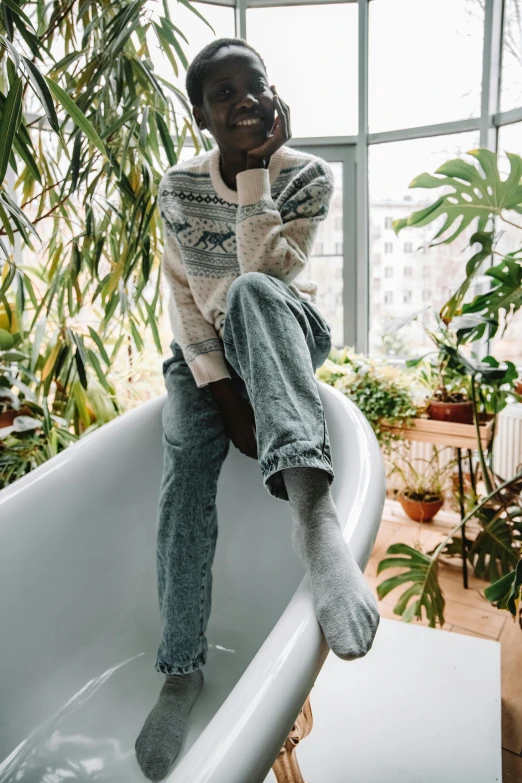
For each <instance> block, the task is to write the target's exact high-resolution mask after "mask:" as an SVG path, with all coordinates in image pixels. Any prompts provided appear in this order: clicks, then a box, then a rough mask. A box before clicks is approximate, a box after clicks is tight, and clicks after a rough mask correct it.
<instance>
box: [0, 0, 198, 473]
mask: <svg viewBox="0 0 522 783" xmlns="http://www.w3.org/2000/svg"><path fill="white" fill-rule="evenodd" d="M180 3H182V4H183V5H184V6H186V7H187V8H189V9H190V10H191V11H193V12H194V13H195V14H196V15H197V16H200V14H199V12H198V11H196V9H195V8H194V7H193V6H191V5H190V3H189V2H188V0H180ZM172 7H173V8H174V9H175V6H172ZM0 10H1V13H0V113H1V116H0V350H2V351H4V352H6V353H4V361H3V363H2V365H1V370H0V416H1V414H2V413H4V414H7V413H8V412H9V411H11V412H13V411H14V412H15V413H16V412H18V411H19V409H20V407H21V406H23V407H24V408H28V409H29V411H30V414H31V415H30V416H29V418H32V420H33V421H32V425H33V427H32V429H31V428H30V423H29V421H26V426H27V429H22V428H21V425H20V422H18V425H17V427H18V429H14V430H9V432H7V434H6V432H5V428H1V425H0V428H1V429H0V467H1V478H0V488H1V487H2V486H5V484H6V483H8V482H9V481H11V480H14V479H15V478H17V477H18V476H20V475H23V473H25V472H27V471H28V470H30V469H31V468H32V467H34V466H36V465H37V464H39V463H40V462H41V461H42V460H43V459H44V458H45V456H46V455H52V453H54V452H55V451H56V450H59V449H61V448H62V447H64V446H65V444H66V443H68V442H70V441H71V440H74V439H76V438H77V437H79V436H81V435H82V434H83V433H85V432H88V431H90V429H91V428H93V427H96V426H99V425H100V424H103V423H104V422H105V421H107V420H108V419H109V418H111V417H114V416H115V415H117V414H118V413H119V412H120V411H121V410H122V404H121V402H120V400H119V399H118V394H117V389H116V387H115V382H114V378H115V375H116V373H115V368H116V367H117V366H118V365H121V364H122V363H124V362H126V363H127V364H128V365H129V366H130V367H132V362H133V359H135V357H137V356H139V353H140V352H141V351H143V349H144V336H145V335H146V333H147V332H148V333H150V334H151V335H152V338H153V340H154V343H155V346H156V349H157V351H158V352H159V354H161V352H162V347H161V343H160V337H159V332H158V318H159V316H160V314H161V312H162V301H161V290H160V274H159V259H160V256H161V252H162V227H161V222H160V220H159V218H158V214H157V211H156V199H157V188H158V184H159V180H160V178H161V176H162V174H163V173H164V172H165V170H166V169H167V168H168V166H169V165H173V164H175V163H176V162H177V160H178V157H179V155H180V152H181V149H182V147H183V144H184V142H185V140H186V138H187V137H190V138H191V139H192V141H193V144H194V148H195V152H196V154H197V153H198V152H199V150H200V149H201V148H202V147H203V149H207V148H208V144H209V142H208V140H206V139H205V138H204V137H203V136H201V135H199V132H198V130H197V128H194V127H193V125H192V122H191V111H190V105H189V103H188V101H187V99H186V97H185V95H184V94H183V93H182V92H181V91H180V90H179V89H178V88H177V87H176V86H175V85H174V84H173V83H172V79H171V80H169V79H166V78H164V77H163V76H161V75H159V74H158V73H156V72H155V69H154V66H153V62H152V57H151V47H152V46H159V47H160V48H161V50H162V51H163V53H164V55H165V56H166V57H167V59H168V61H169V62H170V65H171V68H172V73H173V75H176V76H177V75H178V74H180V73H181V72H182V71H183V69H184V68H186V67H187V60H186V57H185V54H184V51H183V46H184V45H185V42H186V38H185V36H184V35H183V33H182V31H181V30H180V29H179V28H178V27H177V26H176V24H175V22H176V19H175V17H174V18H173V13H174V12H173V11H171V8H170V7H169V5H168V3H167V0H164V2H163V5H162V6H161V5H160V6H159V7H154V8H153V7H151V6H150V4H149V3H148V2H147V1H146V0H131V1H130V2H129V0H113V2H110V3H108V2H106V0H89V2H85V0H78V2H75V0H73V2H69V0H56V2H53V3H51V4H49V3H45V2H42V1H41V0H35V2H25V0H20V1H19V0H16V2H13V0H0ZM201 19H202V20H203V21H202V23H204V19H203V17H201ZM8 429H9V427H8ZM2 431H3V432H4V435H3V436H2V435H1V433H2ZM53 432H54V434H53ZM64 433H68V435H65V434H64Z"/></svg>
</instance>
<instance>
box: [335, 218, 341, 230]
mask: <svg viewBox="0 0 522 783" xmlns="http://www.w3.org/2000/svg"><path fill="white" fill-rule="evenodd" d="M334 226H335V230H336V231H342V230H343V219H342V217H336V218H335V221H334Z"/></svg>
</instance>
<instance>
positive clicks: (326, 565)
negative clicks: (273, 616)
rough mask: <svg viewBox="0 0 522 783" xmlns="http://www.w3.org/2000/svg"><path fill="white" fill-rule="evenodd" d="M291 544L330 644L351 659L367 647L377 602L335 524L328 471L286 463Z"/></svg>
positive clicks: (374, 624)
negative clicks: (289, 466) (305, 571)
mask: <svg viewBox="0 0 522 783" xmlns="http://www.w3.org/2000/svg"><path fill="white" fill-rule="evenodd" d="M283 477H284V481H285V485H286V489H287V492H288V497H289V500H290V506H291V508H292V517H293V521H294V525H293V536H292V540H293V545H294V548H295V551H296V552H297V554H298V555H299V557H300V558H301V560H302V561H303V563H304V565H305V566H306V567H307V569H308V571H309V573H310V579H311V583H312V593H313V598H314V606H315V612H316V616H317V620H318V621H319V624H320V626H321V628H322V629H323V633H324V635H325V638H326V641H327V643H328V646H329V647H330V649H331V650H332V652H334V653H335V654H336V655H337V656H339V658H343V659H344V660H347V661H351V660H353V659H354V658H362V657H363V656H364V655H366V653H367V652H368V651H369V650H370V648H371V646H372V643H373V640H374V637H375V634H376V632H377V627H378V625H379V621H380V614H379V608H378V606H377V601H376V599H375V596H374V595H373V593H372V591H371V589H370V587H369V585H368V584H367V582H366V580H365V578H364V575H363V573H362V571H361V569H360V568H359V565H358V563H357V561H356V560H355V558H354V556H353V555H352V553H351V551H350V549H349V547H348V545H347V543H346V541H345V540H344V536H343V533H342V530H341V526H340V524H339V520H338V518H337V512H336V509H335V505H334V502H333V499H332V495H331V492H330V482H329V479H328V475H327V473H326V471H324V470H320V469H319V468H309V467H306V466H303V467H298V468H287V469H285V470H283Z"/></svg>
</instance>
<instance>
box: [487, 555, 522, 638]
mask: <svg viewBox="0 0 522 783" xmlns="http://www.w3.org/2000/svg"><path fill="white" fill-rule="evenodd" d="M484 596H485V598H487V600H488V601H489V602H490V603H491V604H496V606H497V609H507V610H508V611H510V612H511V614H512V615H514V616H515V617H516V616H517V614H518V615H519V617H520V620H519V622H520V623H522V615H520V612H521V607H522V560H519V561H518V563H517V566H516V568H515V570H514V571H511V573H509V574H505V576H503V577H502V578H501V579H499V580H498V581H497V582H495V583H494V584H492V585H490V586H489V587H486V589H485V590H484ZM521 627H522V625H521Z"/></svg>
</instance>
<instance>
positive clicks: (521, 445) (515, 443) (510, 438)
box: [493, 403, 522, 479]
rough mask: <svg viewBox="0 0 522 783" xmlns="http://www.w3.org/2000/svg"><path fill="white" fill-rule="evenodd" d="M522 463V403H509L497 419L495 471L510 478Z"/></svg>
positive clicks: (503, 476) (504, 477)
mask: <svg viewBox="0 0 522 783" xmlns="http://www.w3.org/2000/svg"><path fill="white" fill-rule="evenodd" d="M521 464H522V403H514V404H513V405H508V406H507V407H506V408H504V410H503V411H502V412H501V413H500V414H499V416H498V419H497V434H496V437H495V448H494V465H493V467H494V469H495V473H496V474H497V475H499V476H501V477H502V478H503V479H508V478H510V477H511V476H513V475H514V474H515V473H516V472H517V467H519V466H520V465H521Z"/></svg>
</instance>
